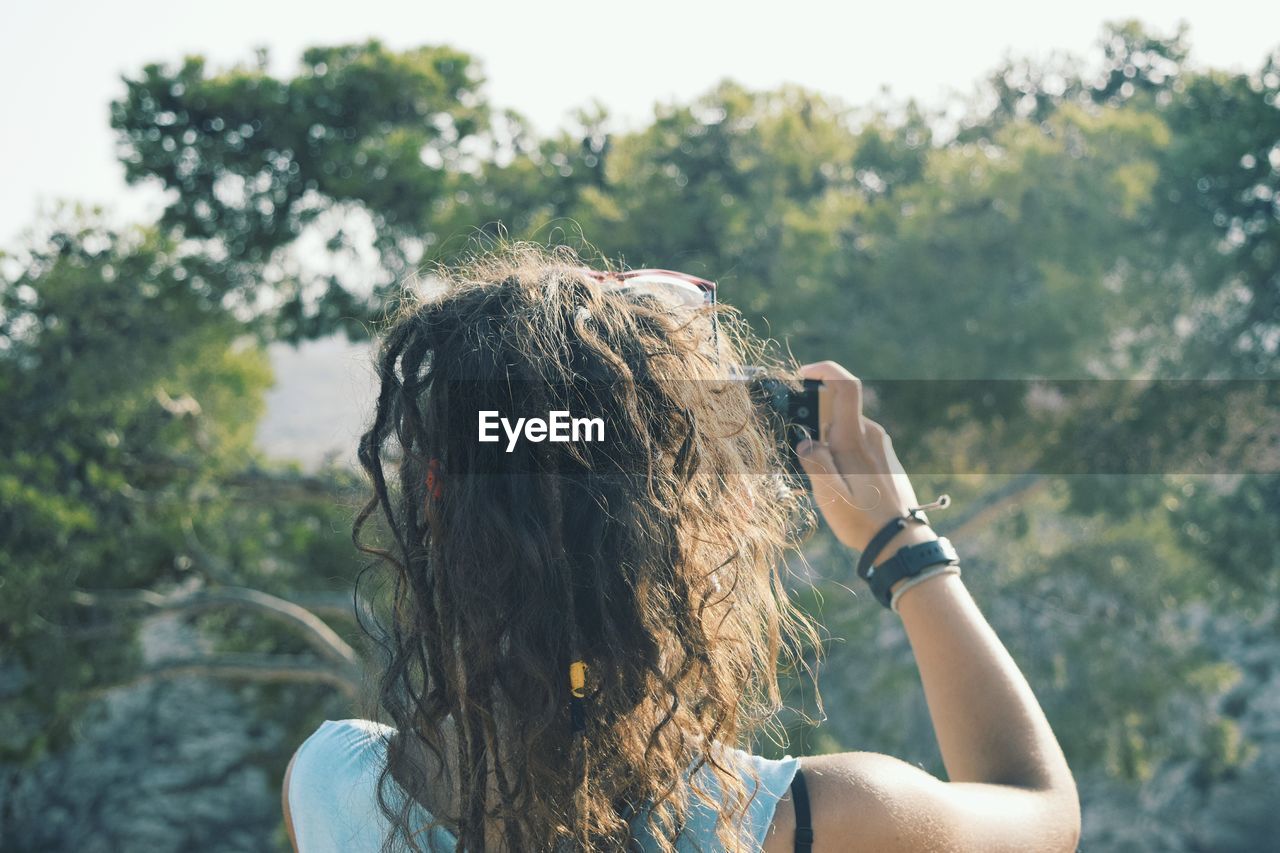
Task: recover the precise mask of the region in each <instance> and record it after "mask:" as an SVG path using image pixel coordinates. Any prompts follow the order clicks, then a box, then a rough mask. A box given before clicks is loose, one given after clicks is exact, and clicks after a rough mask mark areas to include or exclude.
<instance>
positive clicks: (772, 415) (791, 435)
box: [738, 367, 822, 481]
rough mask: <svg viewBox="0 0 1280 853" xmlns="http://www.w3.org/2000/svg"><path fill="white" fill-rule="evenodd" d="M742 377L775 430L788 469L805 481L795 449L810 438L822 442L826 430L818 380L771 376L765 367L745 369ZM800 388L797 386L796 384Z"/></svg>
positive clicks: (820, 386)
mask: <svg viewBox="0 0 1280 853" xmlns="http://www.w3.org/2000/svg"><path fill="white" fill-rule="evenodd" d="M738 374H739V376H740V377H741V378H742V379H743V380H744V381H746V382H747V385H748V392H749V393H750V395H751V398H752V399H753V400H754V401H755V402H756V405H757V406H758V407H759V408H760V411H761V412H762V413H763V414H764V415H765V417H766V418H767V420H768V421H769V423H770V425H771V426H772V428H773V432H774V435H775V436H776V438H777V442H778V447H779V449H780V450H781V452H782V456H783V459H785V460H786V464H787V467H788V469H789V470H790V471H791V473H793V474H794V475H796V476H797V477H799V478H800V479H801V480H802V481H805V477H804V475H803V472H802V471H801V469H800V466H799V460H798V459H797V457H796V455H795V453H794V449H795V447H796V445H798V444H799V443H800V442H802V441H804V440H805V439H807V438H812V439H814V440H815V441H816V440H818V439H819V435H820V432H821V429H822V419H821V405H820V389H821V388H822V383H821V382H820V381H818V380H817V379H802V380H800V381H799V382H798V383H797V381H796V380H794V379H790V378H784V377H780V376H777V375H770V374H769V373H768V372H767V371H766V370H765V369H764V368H762V367H743V368H739V369H738ZM797 384H798V385H799V386H800V387H798V388H797V387H795V386H796V385H797Z"/></svg>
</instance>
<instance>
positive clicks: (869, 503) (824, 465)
mask: <svg viewBox="0 0 1280 853" xmlns="http://www.w3.org/2000/svg"><path fill="white" fill-rule="evenodd" d="M800 375H801V376H803V377H804V378H806V379H818V380H821V381H822V382H823V383H824V385H825V386H826V392H827V393H828V394H829V395H830V396H829V397H828V400H829V401H830V405H829V411H828V413H827V415H826V416H825V417H826V419H827V420H828V423H825V424H823V432H824V433H825V434H826V437H827V443H826V444H825V445H823V444H820V443H818V442H816V441H806V442H803V443H802V444H801V445H800V446H799V447H798V448H797V449H796V452H797V453H798V454H799V456H800V464H801V465H802V466H803V467H804V471H805V473H806V474H808V475H809V479H810V481H811V482H812V483H813V497H814V502H815V503H816V504H817V505H818V508H819V509H820V510H821V511H822V515H823V516H824V517H825V518H826V519H827V523H828V524H830V525H831V529H832V531H833V532H834V533H835V534H836V538H838V539H839V540H840V541H841V542H843V543H844V544H845V545H848V546H849V547H850V548H856V549H857V550H859V551H861V550H863V549H864V548H866V546H867V543H869V542H870V541H871V537H873V536H875V535H876V532H877V531H878V530H880V528H881V527H883V526H884V525H885V524H887V523H888V522H889V521H890V520H891V519H893V518H895V517H898V516H903V515H906V513H907V510H908V509H911V508H912V507H915V506H918V505H919V502H918V501H917V500H916V493H915V490H914V489H913V488H912V487H911V480H910V479H909V478H908V477H907V472H906V471H904V470H903V469H902V463H901V462H899V461H898V455H897V454H896V453H894V451H893V442H891V441H890V440H889V435H888V433H886V432H885V430H884V427H882V426H880V424H878V423H876V422H875V421H873V420H870V419H869V418H867V417H866V416H864V415H863V414H862V383H861V382H860V381H859V380H858V378H857V377H856V376H854V375H853V374H852V373H850V372H849V371H847V370H845V369H844V368H843V367H841V366H840V365H838V364H836V363H835V362H834V361H821V362H818V363H817V364H806V365H805V366H804V367H802V368H800ZM912 527H916V525H912ZM930 538H933V537H930ZM896 540H897V537H895V541H896ZM892 553H893V551H892V550H890V549H888V548H886V549H885V552H884V553H883V554H882V555H881V556H883V557H885V558H887V557H889V556H891V555H892Z"/></svg>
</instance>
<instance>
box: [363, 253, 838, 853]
mask: <svg viewBox="0 0 1280 853" xmlns="http://www.w3.org/2000/svg"><path fill="white" fill-rule="evenodd" d="M582 267H583V263H582V261H581V260H580V258H579V255H578V253H577V252H576V251H574V250H572V249H570V248H567V247H563V246H559V247H554V248H546V247H542V246H539V245H536V244H531V243H512V242H504V243H501V244H499V245H498V246H497V247H496V248H490V249H489V250H487V251H483V252H478V253H474V254H471V255H469V256H468V257H467V258H466V259H465V260H464V261H463V262H461V263H459V264H456V265H454V266H451V267H439V268H437V269H435V270H434V283H433V286H432V287H431V288H429V289H423V288H420V287H416V286H415V285H414V284H410V285H409V286H406V287H405V288H404V293H403V296H402V302H401V303H400V305H399V306H398V309H397V310H396V311H395V312H394V316H393V317H392V318H391V320H390V323H389V326H388V328H387V329H386V331H385V334H384V335H383V336H382V340H381V343H380V347H379V349H378V353H377V359H378V372H379V378H380V383H381V387H380V389H379V392H378V398H377V406H376V412H375V414H374V418H373V423H372V425H371V427H370V428H369V429H368V431H367V432H365V433H364V435H363V436H362V437H361V439H360V447H359V459H360V462H361V464H362V466H363V467H364V469H365V471H366V472H367V473H368V475H369V477H370V479H371V481H372V489H373V495H372V497H371V498H370V499H369V501H368V503H367V504H365V505H364V507H363V508H362V509H361V510H360V512H359V514H358V515H357V517H356V520H355V525H354V528H353V531H352V536H353V539H354V540H355V543H356V546H357V547H358V548H359V549H360V550H361V551H363V552H365V553H367V554H370V555H373V556H374V557H376V558H377V559H376V560H375V561H374V562H373V563H372V564H371V565H370V566H369V568H368V569H366V572H365V573H364V575H362V582H363V581H364V580H366V579H367V576H369V575H370V574H372V575H375V576H381V577H384V578H386V580H387V581H388V582H387V583H385V584H384V585H383V589H384V592H388V593H389V596H387V597H388V598H389V608H387V611H386V612H387V615H386V617H385V619H383V620H382V622H383V624H381V625H379V626H378V628H377V630H376V631H375V632H374V633H375V635H376V637H377V639H378V640H379V642H380V643H381V646H382V650H383V652H384V658H385V659H384V663H385V667H384V670H383V674H382V677H381V683H380V690H379V697H378V698H379V702H380V704H381V706H382V708H383V709H384V711H385V713H386V715H388V716H389V717H390V720H391V721H392V722H393V724H394V728H395V731H396V733H395V734H394V735H393V736H392V737H391V738H390V739H389V742H388V745H387V748H388V764H387V767H386V769H385V770H384V771H383V772H382V775H381V777H380V778H379V780H378V799H379V803H380V807H381V809H382V811H383V812H384V814H385V815H386V816H387V818H388V820H389V821H390V823H391V826H392V828H393V831H392V833H391V835H390V837H388V839H387V847H386V849H401V848H403V847H406V846H407V847H410V848H412V849H415V850H418V849H422V846H421V845H422V842H423V840H424V839H425V840H426V842H427V844H428V846H429V847H431V848H432V849H434V847H435V843H434V839H435V838H436V837H438V836H437V835H436V833H435V832H434V831H433V830H434V828H435V827H437V826H439V827H443V828H446V829H449V830H450V831H451V832H452V833H453V835H454V836H455V837H456V839H457V841H458V847H459V849H461V850H467V851H482V850H485V849H495V848H498V849H509V850H513V851H514V850H561V849H581V850H624V849H633V848H631V844H632V843H633V842H632V841H631V839H632V838H633V837H634V836H633V832H634V831H635V829H636V828H637V827H639V826H645V827H647V829H648V831H649V834H650V835H651V836H652V837H653V838H654V839H655V840H656V841H657V843H658V845H659V847H660V849H662V850H664V851H668V850H674V849H675V842H676V840H677V839H678V838H679V837H680V835H681V833H682V832H683V831H684V830H683V827H684V825H685V821H686V819H687V818H688V817H689V816H690V814H691V809H693V808H694V807H695V804H696V803H699V802H700V803H703V804H704V807H706V808H712V809H715V810H716V811H717V812H718V817H717V824H716V834H717V837H718V839H719V841H720V843H721V845H722V846H723V848H724V849H726V850H742V849H747V841H748V838H747V836H746V835H745V834H744V832H743V825H744V824H745V820H744V817H745V814H746V810H747V806H748V802H749V797H748V794H749V790H748V788H747V786H745V785H744V784H743V783H742V781H741V776H740V771H741V768H740V767H739V766H738V765H737V764H735V763H734V762H733V761H732V760H731V758H732V755H733V754H732V753H731V751H729V750H726V749H723V746H724V745H737V744H738V743H739V742H741V741H742V740H743V738H744V737H746V736H747V735H749V734H751V733H753V732H755V731H757V730H758V729H759V728H760V727H762V726H768V725H769V724H770V723H771V722H772V721H773V720H774V718H775V716H776V713H777V712H778V711H779V710H780V709H781V708H782V701H781V695H780V690H779V685H778V668H779V665H780V664H781V665H782V666H784V667H786V668H790V667H793V666H797V665H799V666H800V667H804V668H806V669H808V667H807V666H806V665H805V663H804V657H803V655H802V653H801V652H800V650H801V649H803V648H810V649H811V648H814V647H815V646H816V645H817V641H818V637H817V634H816V630H815V626H814V624H813V623H812V622H811V621H810V620H809V619H808V618H807V617H805V616H804V615H803V614H802V613H801V612H800V611H799V610H797V609H796V608H795V607H794V605H792V603H791V602H790V600H789V598H788V594H787V591H786V588H785V586H784V585H783V582H782V577H781V572H782V571H783V566H784V565H785V563H784V558H785V557H786V556H788V553H789V551H790V549H792V548H794V546H795V545H796V543H797V533H798V531H799V530H800V529H802V528H803V527H804V526H805V525H806V524H808V523H809V522H810V521H811V520H812V516H811V514H810V511H809V510H808V509H807V506H806V504H805V503H804V501H803V500H802V499H799V498H798V497H797V496H796V494H795V492H793V491H792V490H789V489H787V488H779V487H778V486H779V484H780V482H781V479H780V477H779V476H778V475H777V474H776V473H771V472H778V471H781V470H783V466H782V460H781V457H780V454H779V451H778V449H777V446H776V442H775V440H774V437H773V433H772V431H771V430H770V428H769V425H768V423H767V422H766V420H765V418H764V417H763V416H762V415H761V413H760V412H758V411H757V409H756V407H755V406H754V405H753V403H752V400H751V398H750V396H749V394H748V393H747V390H746V388H745V387H744V383H742V382H740V381H731V380H728V379H726V378H725V376H726V371H725V365H726V364H730V363H746V362H747V361H748V360H750V361H759V360H760V359H762V358H764V357H765V350H766V347H765V346H764V345H763V344H761V343H760V342H759V341H757V340H755V339H754V338H752V337H751V335H750V333H749V330H748V329H747V328H746V325H745V323H744V322H743V321H742V320H741V318H740V317H739V316H738V315H737V314H736V313H735V312H733V311H732V310H731V309H728V308H726V307H724V306H720V307H719V308H710V307H708V308H706V309H700V310H696V311H692V310H683V311H681V310H676V309H674V308H673V306H671V305H670V304H669V303H666V302H663V301H661V300H659V299H657V298H646V297H644V296H636V295H625V294H623V293H620V292H618V291H616V290H610V289H609V288H607V287H603V286H601V285H600V284H599V283H597V282H596V281H594V280H593V279H592V278H591V277H590V276H588V275H585V274H583V272H582ZM713 311H715V312H717V318H718V323H717V327H718V329H717V331H716V332H715V333H714V335H713V334H712V333H711V328H712V325H711V316H710V315H711V312H713ZM771 363H774V364H778V363H779V362H771ZM557 410H559V411H568V412H570V413H572V415H573V416H575V417H576V416H579V415H581V416H587V417H599V418H601V419H602V420H603V423H604V427H605V433H606V435H605V440H604V441H598V442H585V441H577V442H551V441H540V442H533V441H523V442H519V443H518V444H517V445H516V446H515V447H514V448H511V449H510V450H509V452H508V447H507V439H506V437H505V435H504V436H502V440H501V441H500V442H498V443H496V444H489V443H481V442H479V441H478V440H477V435H478V422H477V417H478V413H479V412H481V411H496V412H500V413H501V414H502V416H504V417H507V418H508V419H509V420H510V421H512V422H514V420H515V418H516V417H527V416H534V415H538V416H541V417H544V418H545V417H546V416H547V414H548V413H549V412H552V411H557ZM384 463H392V464H394V465H395V466H396V467H397V468H398V470H397V476H396V477H395V478H394V481H393V483H389V481H388V476H387V471H386V470H384ZM378 510H381V519H382V522H383V523H384V524H385V526H386V529H385V531H384V534H385V535H389V541H388V542H384V543H383V544H384V545H385V547H382V546H381V545H376V544H370V543H365V542H362V541H361V530H362V529H363V528H364V527H365V525H366V522H367V521H368V520H369V519H370V517H371V516H374V514H375V513H376V512H377V511H378ZM577 660H581V661H584V662H585V664H586V684H585V696H584V697H582V698H581V699H580V700H579V701H580V702H581V705H580V709H581V714H580V716H579V717H578V724H577V725H575V724H574V718H575V716H576V715H575V714H574V713H572V712H571V699H572V697H571V684H570V676H569V671H570V664H571V662H573V661H577ZM810 672H811V670H810ZM428 764H430V765H431V766H433V767H434V768H436V769H435V771H433V775H434V773H439V772H445V773H446V774H447V775H446V776H445V777H444V778H446V779H447V782H446V783H445V785H446V789H447V790H449V791H450V794H449V796H450V797H451V798H452V797H456V801H455V805H456V808H455V809H454V810H453V813H452V814H441V810H440V809H436V810H435V811H434V812H433V816H434V818H435V820H434V821H433V822H432V823H431V824H429V825H426V826H423V825H420V823H421V821H420V819H419V821H418V822H415V819H414V816H415V814H416V813H417V814H420V813H419V812H417V810H416V809H415V803H418V802H422V801H423V800H424V799H425V793H426V791H427V790H428V781H429V780H428V772H429V771H428ZM704 768H706V770H705V771H704V770H703V769H704ZM699 771H702V772H699ZM393 772H394V776H393ZM708 772H709V774H710V775H708ZM748 778H751V779H754V780H755V781H756V782H757V784H758V778H757V777H754V776H753V775H749V776H748ZM717 789H718V790H717ZM406 795H407V796H406Z"/></svg>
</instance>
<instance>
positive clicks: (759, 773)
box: [695, 743, 800, 850]
mask: <svg viewBox="0 0 1280 853" xmlns="http://www.w3.org/2000/svg"><path fill="white" fill-rule="evenodd" d="M713 756H714V757H715V759H716V761H717V763H720V764H722V766H725V767H731V768H733V769H734V770H735V771H736V775H737V776H738V778H739V779H740V780H741V782H742V785H743V787H744V788H745V790H746V794H747V797H749V798H750V799H749V800H748V803H747V812H746V817H745V820H744V821H743V824H744V829H745V831H746V833H747V835H748V837H749V838H750V840H751V841H753V842H754V845H755V846H754V848H753V849H756V850H759V849H762V847H763V845H764V841H765V838H766V837H767V836H768V834H769V828H770V827H771V826H772V825H773V819H774V814H775V812H776V811H777V808H778V801H779V800H780V799H782V798H783V797H785V796H786V794H787V791H788V790H789V789H790V787H791V781H792V780H793V779H794V778H795V775H796V769H797V768H799V766H800V759H799V758H796V757H794V756H792V755H783V756H782V757H781V758H766V757H765V756H763V755H757V754H755V753H753V752H747V751H746V750H743V749H738V748H737V747H730V746H725V745H723V744H719V743H717V744H716V747H715V749H714V750H713ZM698 773H699V775H701V776H702V777H703V778H702V780H700V782H699V787H704V788H705V789H709V791H710V792H711V793H713V795H714V796H715V797H716V798H717V799H719V797H720V792H719V784H718V781H717V780H716V778H715V776H714V774H713V773H712V772H711V768H710V767H709V766H708V765H707V764H703V765H702V768H701V769H700V770H699V771H698ZM703 809H704V807H701V806H698V807H695V813H697V812H701V811H703ZM715 819H716V815H715V813H714V811H712V810H707V811H706V814H702V815H698V816H696V817H695V821H696V822H700V823H705V824H706V826H704V827H703V831H702V833H699V834H705V835H706V836H707V837H710V832H711V828H712V826H713V825H714V823H715Z"/></svg>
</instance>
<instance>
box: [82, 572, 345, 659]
mask: <svg viewBox="0 0 1280 853" xmlns="http://www.w3.org/2000/svg"><path fill="white" fill-rule="evenodd" d="M72 600H73V601H75V602H76V603H77V604H82V605H85V606H89V607H96V606H103V605H106V606H113V607H120V606H126V607H127V606H142V607H144V608H146V609H148V610H151V611H155V612H180V611H182V612H200V611H203V610H212V609H214V608H218V607H242V608H247V609H251V610H255V611H257V612H258V613H261V614H262V615H264V616H266V617H268V618H270V619H274V620H275V621H277V622H281V623H283V624H285V625H288V626H289V627H291V628H294V629H296V630H298V632H299V633H300V634H301V636H302V638H303V639H304V640H306V641H307V642H308V643H309V644H310V645H311V647H312V648H314V649H315V650H316V651H318V652H319V653H320V654H321V655H323V656H324V657H326V658H328V659H329V660H331V661H333V662H335V663H338V664H341V665H343V666H358V663H359V657H358V656H357V655H356V653H355V650H354V649H352V648H351V646H350V645H348V643H347V642H346V641H345V640H343V639H342V638H341V637H339V636H338V634H337V633H336V632H335V631H334V630H333V629H332V628H330V627H329V626H328V625H327V624H325V622H324V620H323V619H321V618H320V617H319V616H316V615H315V614H314V613H312V612H311V611H310V610H307V609H306V608H305V607H302V606H300V605H297V604H294V603H293V602H291V601H286V600H284V599H283V598H279V597H277V596H274V595H268V594H267V593H265V592H259V591H258V590H255V589H246V588H243V587H220V588H218V589H212V590H206V589H197V590H194V591H191V592H180V593H177V594H174V595H168V596H165V595H161V594H159V593H157V592H154V591H152V590H147V589H138V590H99V591H94V592H91V591H88V590H76V591H75V592H73V593H72Z"/></svg>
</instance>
